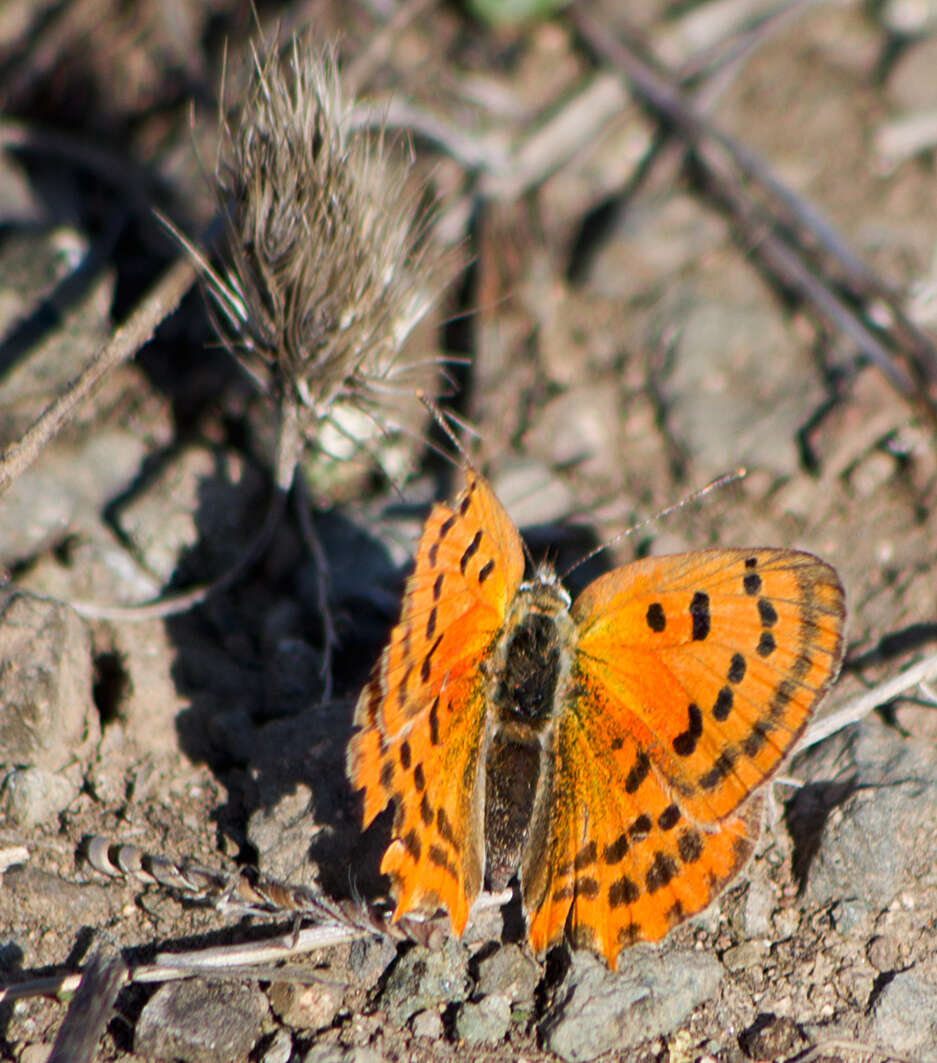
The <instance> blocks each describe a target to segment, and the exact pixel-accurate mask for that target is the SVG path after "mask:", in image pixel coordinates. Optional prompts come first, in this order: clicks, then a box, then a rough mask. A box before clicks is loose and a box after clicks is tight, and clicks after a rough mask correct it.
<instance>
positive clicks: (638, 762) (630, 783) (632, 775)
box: [625, 753, 651, 794]
mask: <svg viewBox="0 0 937 1063" xmlns="http://www.w3.org/2000/svg"><path fill="white" fill-rule="evenodd" d="M650 770H651V762H650V761H649V760H648V758H647V754H646V753H639V754H638V755H637V757H636V758H635V761H634V764H632V766H631V771H629V772H628V774H627V776H626V777H625V792H626V793H629V794H633V793H636V792H637V791H638V789H639V788H640V786H641V783H643V782H644V780H645V779H646V778H647V777H648V774H649V772H650Z"/></svg>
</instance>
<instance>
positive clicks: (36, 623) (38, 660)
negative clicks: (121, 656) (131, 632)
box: [0, 591, 100, 771]
mask: <svg viewBox="0 0 937 1063" xmlns="http://www.w3.org/2000/svg"><path fill="white" fill-rule="evenodd" d="M0 676H2V677H3V697H2V699H0V751H2V753H0V757H2V762H3V763H6V764H17V765H19V766H27V765H29V766H34V767H38V768H42V769H44V770H46V771H57V770H59V769H61V768H63V767H65V765H66V764H68V763H69V762H71V761H74V760H76V759H80V757H81V755H82V753H84V752H87V751H89V750H90V747H91V745H92V744H93V743H94V742H95V741H97V739H98V736H99V733H100V725H99V721H98V716H97V712H96V711H95V709H94V703H93V701H92V697H91V642H90V639H89V637H88V629H87V628H86V627H85V624H84V622H83V621H82V620H81V619H80V618H79V617H78V616H77V614H76V613H74V612H73V611H72V610H71V609H69V608H68V607H67V606H65V605H62V604H61V603H59V602H52V601H46V600H45V599H42V598H38V597H36V596H35V595H32V594H26V593H23V592H21V591H12V592H6V593H4V594H2V595H0Z"/></svg>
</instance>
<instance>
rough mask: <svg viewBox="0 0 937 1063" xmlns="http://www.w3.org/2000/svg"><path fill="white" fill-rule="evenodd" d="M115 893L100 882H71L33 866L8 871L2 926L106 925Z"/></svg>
mask: <svg viewBox="0 0 937 1063" xmlns="http://www.w3.org/2000/svg"><path fill="white" fill-rule="evenodd" d="M113 916H114V891H113V889H112V887H111V886H110V885H109V884H108V885H104V884H101V883H100V882H86V883H77V882H70V881H67V880H66V879H64V878H60V877H59V876H58V875H53V874H51V873H50V872H48V871H42V870H40V869H39V868H37V867H31V866H30V865H29V864H20V865H17V866H14V867H10V868H8V869H7V870H6V871H5V872H4V873H3V888H2V889H0V927H3V928H4V929H9V928H12V927H19V926H25V925H33V926H42V927H60V926H104V925H105V924H106V923H107V922H108V920H109V919H112V918H113Z"/></svg>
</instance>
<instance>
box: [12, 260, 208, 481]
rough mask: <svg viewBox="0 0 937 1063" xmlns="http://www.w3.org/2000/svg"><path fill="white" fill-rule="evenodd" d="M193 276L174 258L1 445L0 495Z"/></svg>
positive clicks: (141, 341) (145, 336)
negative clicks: (61, 386)
mask: <svg viewBox="0 0 937 1063" xmlns="http://www.w3.org/2000/svg"><path fill="white" fill-rule="evenodd" d="M194 280H195V266H194V265H193V264H192V263H191V262H190V261H189V260H188V259H179V261H177V262H176V263H175V264H174V265H173V266H171V267H170V268H169V270H167V272H166V273H165V274H164V275H163V277H162V279H161V280H160V281H159V282H158V283H157V284H156V286H155V287H154V288H153V289H152V290H151V291H150V293H149V294H148V295H147V296H146V297H145V298H144V300H143V302H142V303H141V304H140V306H138V308H137V309H136V310H135V311H134V313H133V314H132V316H131V317H130V319H129V320H128V321H127V322H126V323H125V324H124V325H122V326H121V327H120V328H119V329H117V330H116V332H114V334H113V336H111V338H110V340H109V341H108V342H107V344H106V345H105V346H104V347H102V348H101V350H100V351H99V352H98V353H97V354H96V355H95V356H94V358H92V360H91V361H90V362H89V363H88V365H87V366H86V367H85V368H84V369H83V370H82V372H81V373H80V374H79V375H78V376H77V377H75V379H74V380H73V381H71V382H70V383H69V384H68V386H67V387H66V389H65V391H64V393H63V394H61V395H59V396H58V398H56V399H54V400H53V401H52V402H51V403H50V404H49V405H48V406H47V407H46V408H45V410H43V412H42V413H41V414H40V415H39V417H38V418H37V419H36V420H35V421H34V422H33V423H32V424H31V425H30V426H29V428H27V430H26V432H25V433H24V434H23V436H22V438H21V439H19V440H18V441H17V442H16V443H13V444H12V445H11V446H9V447H7V449H6V450H5V451H4V452H3V454H2V455H0V495H2V494H3V492H4V491H6V490H7V488H8V487H9V486H10V485H11V484H12V483H13V482H14V481H15V480H16V479H17V477H18V476H19V475H20V474H21V473H23V472H24V471H25V470H26V469H28V468H29V466H30V465H31V464H32V463H33V462H34V461H35V460H36V458H37V457H39V455H40V454H41V453H42V450H43V448H44V447H45V446H46V445H47V444H48V443H50V442H51V441H52V440H53V439H54V438H55V436H56V435H57V434H58V432H59V431H60V430H61V429H62V428H63V427H64V426H65V425H66V424H67V423H68V421H69V420H70V419H71V418H72V416H73V415H74V412H75V410H76V409H77V407H78V406H79V405H80V404H81V403H82V402H84V401H85V400H86V399H88V398H90V397H91V396H92V395H93V394H94V392H95V390H96V388H97V387H98V385H99V384H100V383H101V381H102V380H103V379H104V377H105V376H107V374H108V373H109V372H110V371H111V370H112V369H114V368H115V367H116V366H118V365H120V364H121V363H122V362H126V361H128V360H129V359H130V358H132V357H133V356H134V355H135V354H136V353H137V352H138V351H139V350H140V349H141V348H142V347H143V346H144V345H145V344H146V343H148V342H149V340H150V339H152V337H153V333H154V332H155V331H156V329H157V327H158V326H159V325H160V324H161V323H162V322H163V321H164V320H165V319H166V318H167V317H168V316H169V315H170V314H171V313H172V312H173V310H175V308H176V307H177V306H178V305H179V303H180V302H181V301H182V297H183V296H184V295H185V293H186V292H187V291H188V290H189V288H191V287H192V283H193V282H194Z"/></svg>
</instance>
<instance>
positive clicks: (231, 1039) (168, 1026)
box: [133, 978, 268, 1063]
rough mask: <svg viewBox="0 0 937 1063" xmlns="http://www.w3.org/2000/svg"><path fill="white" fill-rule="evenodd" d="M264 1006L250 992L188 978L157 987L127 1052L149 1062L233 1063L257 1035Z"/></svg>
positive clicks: (241, 987) (259, 997)
mask: <svg viewBox="0 0 937 1063" xmlns="http://www.w3.org/2000/svg"><path fill="white" fill-rule="evenodd" d="M267 1014H268V1009H267V1001H266V998H265V997H264V995H263V993H261V991H260V990H259V989H257V988H256V987H255V986H248V985H243V984H241V983H239V982H220V981H219V982H216V981H203V980H202V979H198V978H192V979H189V980H188V981H185V982H170V983H168V984H167V985H164V986H161V987H160V988H159V989H158V990H157V991H156V993H154V995H153V996H152V997H151V999H150V1000H149V1001H148V1002H147V1004H146V1006H145V1007H144V1008H143V1011H142V1012H141V1013H140V1018H139V1021H138V1022H137V1027H136V1031H135V1034H134V1042H133V1050H134V1052H135V1053H136V1054H137V1055H141V1056H149V1057H151V1058H152V1059H166V1060H184V1061H185V1063H233V1061H235V1060H242V1059H246V1058H247V1055H248V1053H249V1052H250V1050H251V1049H252V1048H253V1047H254V1045H255V1043H256V1042H257V1040H258V1039H259V1038H260V1035H261V1033H262V1032H263V1024H264V1020H265V1019H266V1018H267Z"/></svg>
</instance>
